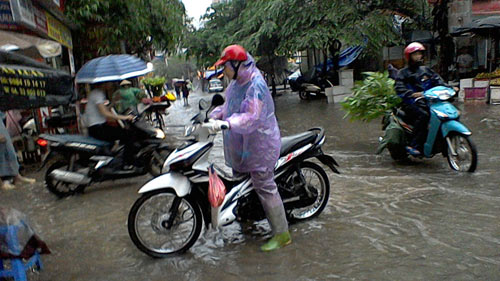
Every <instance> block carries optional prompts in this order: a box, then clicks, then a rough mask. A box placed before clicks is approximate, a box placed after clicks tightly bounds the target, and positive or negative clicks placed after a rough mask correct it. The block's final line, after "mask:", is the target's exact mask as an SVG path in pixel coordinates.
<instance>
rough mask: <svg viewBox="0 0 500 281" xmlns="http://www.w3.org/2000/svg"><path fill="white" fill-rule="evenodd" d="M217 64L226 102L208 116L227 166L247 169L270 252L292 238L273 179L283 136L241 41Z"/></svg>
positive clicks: (240, 170)
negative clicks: (265, 225)
mask: <svg viewBox="0 0 500 281" xmlns="http://www.w3.org/2000/svg"><path fill="white" fill-rule="evenodd" d="M215 65H216V66H220V65H223V66H224V75H225V76H226V77H228V78H229V79H231V82H230V84H229V86H228V88H227V90H226V101H225V103H224V104H223V105H222V106H219V107H217V108H216V109H215V110H214V111H213V112H212V113H211V115H210V117H211V118H212V119H215V120H211V122H212V124H213V125H212V128H211V129H212V130H215V131H218V130H221V129H222V128H228V130H225V131H224V132H223V139H224V156H225V159H226V164H227V165H228V166H230V167H231V168H232V169H233V171H234V173H250V177H251V180H252V184H253V187H254V189H255V191H256V192H257V195H258V197H259V200H260V202H261V203H262V206H263V208H264V211H265V213H266V217H267V219H268V222H269V224H270V225H271V228H272V231H273V237H272V238H271V239H270V240H269V241H268V242H267V243H266V244H264V245H263V246H262V247H261V250H262V251H272V250H276V249H279V248H281V247H284V246H286V245H288V244H290V243H291V242H292V239H291V237H290V232H289V231H288V222H287V219H286V215H285V209H284V206H283V201H282V200H281V197H280V194H279V193H278V188H277V186H276V183H275V181H274V172H273V171H274V167H275V165H276V161H277V160H278V158H279V154H280V146H281V138H280V131H279V128H278V123H277V120H276V116H275V114H274V103H273V100H272V98H271V94H270V93H269V89H268V87H267V84H266V82H265V81H264V78H263V77H262V74H261V73H260V71H259V69H258V68H257V67H256V65H255V61H254V59H253V57H252V56H251V55H250V54H249V53H247V51H246V50H245V49H244V48H243V47H242V46H239V45H230V46H228V47H226V48H225V49H224V51H223V52H222V55H221V57H220V59H219V60H218V61H217V62H216V63H215Z"/></svg>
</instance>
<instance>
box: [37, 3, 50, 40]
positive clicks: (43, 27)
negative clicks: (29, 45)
mask: <svg viewBox="0 0 500 281" xmlns="http://www.w3.org/2000/svg"><path fill="white" fill-rule="evenodd" d="M35 24H36V28H37V29H38V30H40V31H42V32H43V33H45V34H47V33H48V30H47V16H46V15H45V11H44V10H42V9H41V8H38V7H35Z"/></svg>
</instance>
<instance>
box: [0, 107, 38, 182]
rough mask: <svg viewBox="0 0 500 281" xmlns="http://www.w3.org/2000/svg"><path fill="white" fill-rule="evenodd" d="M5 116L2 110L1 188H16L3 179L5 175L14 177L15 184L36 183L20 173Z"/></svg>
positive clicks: (0, 122) (0, 147) (0, 127)
mask: <svg viewBox="0 0 500 281" xmlns="http://www.w3.org/2000/svg"><path fill="white" fill-rule="evenodd" d="M4 116H5V114H4V113H3V112H1V111H0V188H1V189H4V190H9V189H13V188H15V186H14V185H13V184H11V183H10V182H8V181H3V180H2V178H3V177H13V178H14V183H15V184H20V183H27V184H34V183H35V180H34V179H30V178H26V177H23V176H21V174H19V162H17V154H16V151H15V150H14V146H13V144H12V140H11V138H10V135H9V131H8V130H7V128H6V127H5V124H4V121H3V120H4Z"/></svg>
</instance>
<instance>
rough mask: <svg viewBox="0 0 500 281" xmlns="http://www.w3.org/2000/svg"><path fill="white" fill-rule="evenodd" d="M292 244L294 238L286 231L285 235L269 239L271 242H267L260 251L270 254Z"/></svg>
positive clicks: (277, 235)
mask: <svg viewBox="0 0 500 281" xmlns="http://www.w3.org/2000/svg"><path fill="white" fill-rule="evenodd" d="M291 243H292V237H291V236H290V232H289V231H285V232H283V233H280V234H276V235H274V236H273V237H272V238H271V239H269V241H267V243H266V244H264V245H262V246H261V247H260V249H261V250H262V251H263V252H270V251H274V250H277V249H279V248H283V247H285V246H286V245H289V244H291Z"/></svg>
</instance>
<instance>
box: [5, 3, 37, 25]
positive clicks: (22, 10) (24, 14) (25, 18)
mask: <svg viewBox="0 0 500 281" xmlns="http://www.w3.org/2000/svg"><path fill="white" fill-rule="evenodd" d="M10 5H11V8H12V14H13V16H14V20H15V21H16V22H18V23H22V24H25V25H27V26H30V27H33V28H36V24H35V10H34V8H33V3H32V2H31V0H11V1H10Z"/></svg>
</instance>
